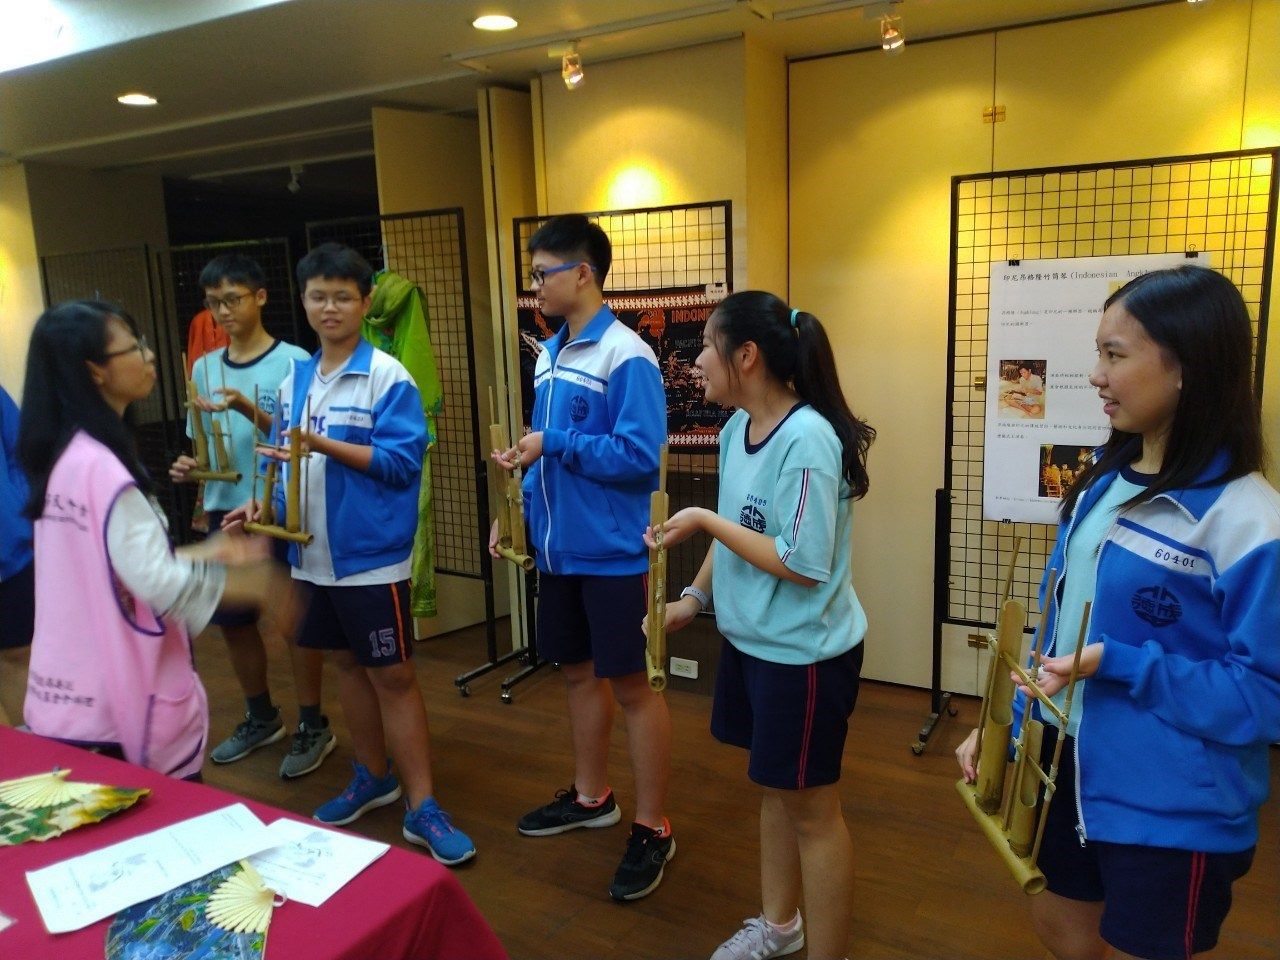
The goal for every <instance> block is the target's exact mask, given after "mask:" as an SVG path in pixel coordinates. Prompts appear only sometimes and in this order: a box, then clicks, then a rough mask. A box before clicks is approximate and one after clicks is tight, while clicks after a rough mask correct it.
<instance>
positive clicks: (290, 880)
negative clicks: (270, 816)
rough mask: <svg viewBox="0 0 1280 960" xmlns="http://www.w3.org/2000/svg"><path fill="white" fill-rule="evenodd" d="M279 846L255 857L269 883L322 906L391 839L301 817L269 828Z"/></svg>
mask: <svg viewBox="0 0 1280 960" xmlns="http://www.w3.org/2000/svg"><path fill="white" fill-rule="evenodd" d="M267 832H268V833H269V834H270V835H271V843H272V844H273V846H272V847H271V849H270V850H263V851H262V852H261V853H259V854H256V855H254V856H252V857H250V858H249V862H250V863H252V864H253V867H254V869H255V870H257V871H258V873H259V874H260V875H261V877H262V882H263V883H265V884H266V885H267V886H268V887H270V888H271V889H272V890H274V891H276V893H280V894H283V895H284V896H286V897H288V898H289V899H290V900H296V901H298V902H299V903H305V904H308V905H310V906H313V907H318V906H320V904H322V903H324V902H325V901H326V900H328V899H329V898H330V897H332V896H333V895H334V894H335V893H337V892H338V891H339V890H341V889H342V888H343V887H344V886H346V885H347V884H348V883H350V882H351V881H352V880H353V879H354V878H355V876H356V875H357V874H358V873H360V871H361V870H363V869H364V868H365V867H367V866H369V864H371V863H373V861H375V860H377V859H378V858H379V857H380V856H382V855H383V854H384V853H386V852H387V845H386V844H385V843H377V842H375V841H373V840H365V839H362V838H361V837H353V836H350V835H348V834H345V833H338V832H337V831H335V830H325V829H324V828H323V827H317V826H315V825H314V824H310V823H299V822H298V821H297V820H284V819H281V820H277V821H276V822H275V823H273V824H271V826H270V827H268V828H267Z"/></svg>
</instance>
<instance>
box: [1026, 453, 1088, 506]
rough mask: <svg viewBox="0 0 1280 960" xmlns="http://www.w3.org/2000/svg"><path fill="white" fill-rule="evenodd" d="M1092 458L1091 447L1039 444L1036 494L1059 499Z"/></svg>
mask: <svg viewBox="0 0 1280 960" xmlns="http://www.w3.org/2000/svg"><path fill="white" fill-rule="evenodd" d="M1092 460H1093V447H1089V446H1083V447H1082V446H1077V445H1075V444H1069V443H1068V444H1064V443H1045V444H1041V446H1040V489H1039V491H1038V496H1040V497H1043V498H1046V499H1049V500H1061V499H1062V497H1063V496H1064V495H1065V494H1066V492H1067V491H1068V490H1070V489H1071V484H1073V483H1075V481H1076V479H1077V478H1079V476H1080V474H1081V473H1083V472H1084V469H1085V467H1087V466H1089V463H1090V462H1091V461H1092Z"/></svg>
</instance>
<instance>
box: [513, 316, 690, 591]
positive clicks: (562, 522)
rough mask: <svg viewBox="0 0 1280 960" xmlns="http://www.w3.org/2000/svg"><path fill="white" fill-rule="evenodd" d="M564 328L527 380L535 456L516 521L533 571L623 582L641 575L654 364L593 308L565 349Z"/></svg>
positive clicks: (658, 417) (652, 468)
mask: <svg viewBox="0 0 1280 960" xmlns="http://www.w3.org/2000/svg"><path fill="white" fill-rule="evenodd" d="M568 335H569V325H568V324H565V325H564V326H563V327H561V328H560V330H559V331H558V332H557V333H556V335H555V336H553V337H552V338H551V339H550V340H547V341H546V342H545V343H544V344H543V346H544V347H545V349H544V350H543V351H542V353H540V354H539V355H538V362H537V366H536V367H535V369H534V374H533V389H534V397H533V417H532V424H533V430H534V431H538V430H541V431H542V456H541V458H539V459H538V460H537V461H536V462H535V463H534V464H533V466H532V467H530V468H529V471H528V472H527V473H526V474H525V477H524V484H523V490H524V507H525V517H526V518H527V519H528V521H529V532H530V539H531V545H532V546H533V548H534V550H535V551H536V556H537V561H538V569H540V570H543V571H544V572H547V573H556V574H590V575H594V576H610V577H614V576H625V575H628V574H634V573H643V572H644V571H645V570H647V569H648V563H649V559H648V550H647V549H646V547H645V545H644V541H643V539H642V537H643V534H644V528H645V526H646V525H647V524H648V523H649V495H650V494H651V493H652V492H653V491H654V490H656V489H657V488H658V450H659V448H660V447H661V446H662V444H663V443H665V442H666V438H667V400H666V394H665V393H664V392H663V389H662V374H661V372H660V371H659V369H658V361H657V358H656V357H654V355H653V351H652V350H651V349H650V348H649V346H648V344H646V343H645V342H644V341H643V340H641V339H640V337H639V336H638V335H637V334H636V333H635V332H634V331H632V330H631V329H630V328H629V327H627V326H626V324H624V323H622V322H621V321H619V320H618V318H617V317H615V316H614V315H613V311H611V310H610V309H609V308H608V307H601V308H600V311H599V312H598V313H597V314H596V315H595V316H594V317H592V319H591V320H590V322H589V323H588V324H587V325H586V326H585V327H584V328H583V329H582V331H581V332H580V333H579V334H578V336H577V337H575V338H574V339H573V340H572V341H570V342H569V343H566V342H565V340H566V339H567V338H568Z"/></svg>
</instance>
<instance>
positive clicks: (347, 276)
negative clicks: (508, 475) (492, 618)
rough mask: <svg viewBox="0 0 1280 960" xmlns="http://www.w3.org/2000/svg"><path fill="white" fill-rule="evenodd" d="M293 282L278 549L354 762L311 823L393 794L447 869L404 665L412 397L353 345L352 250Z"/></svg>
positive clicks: (422, 716) (320, 258)
mask: <svg viewBox="0 0 1280 960" xmlns="http://www.w3.org/2000/svg"><path fill="white" fill-rule="evenodd" d="M297 276H298V286H299V287H300V288H302V291H303V292H302V304H303V307H304V308H305V309H306V313H307V322H308V323H309V324H310V325H311V328H312V329H313V330H315V332H316V335H317V337H319V339H320V350H319V351H318V352H317V353H316V354H315V355H314V356H312V357H310V358H309V359H307V360H306V361H305V362H301V363H297V364H295V365H294V367H293V370H292V371H291V372H290V374H289V375H288V376H287V377H286V378H285V381H284V384H283V386H282V388H281V396H282V397H283V401H282V404H283V406H282V411H281V414H282V416H281V428H280V429H281V431H283V430H286V429H291V428H292V427H293V426H295V425H299V426H301V427H302V428H303V438H304V441H305V444H306V448H307V450H308V451H309V456H308V458H307V460H306V466H305V467H304V468H303V471H302V496H303V498H304V504H303V508H302V509H303V515H304V516H305V517H306V523H307V530H308V532H309V533H311V534H312V535H313V536H314V537H315V539H314V540H313V541H312V543H311V544H310V545H308V546H307V547H305V548H300V547H299V546H298V545H296V544H291V545H290V547H289V561H290V563H292V564H293V568H294V569H293V577H294V579H295V580H297V581H301V582H302V583H303V585H304V587H305V592H306V595H307V599H306V612H305V614H304V615H303V619H302V627H301V629H300V631H299V633H298V642H299V644H301V645H302V646H304V647H308V648H312V649H317V650H325V651H327V652H328V653H329V654H330V656H331V658H332V659H331V662H332V663H333V664H334V666H336V667H337V669H338V674H339V677H340V681H339V686H338V691H339V696H340V697H341V700H342V707H343V713H344V714H345V716H346V721H347V727H348V729H349V730H350V733H351V742H352V745H353V747H354V751H355V755H356V759H355V762H354V763H353V766H354V768H355V777H354V778H353V779H352V780H351V782H350V783H349V784H348V785H347V787H346V789H344V790H343V791H342V793H340V794H339V795H338V796H337V797H335V798H334V799H332V800H330V801H329V802H328V803H325V804H322V805H321V806H320V807H319V808H318V809H317V810H316V811H315V818H316V819H317V820H319V821H321V822H323V823H328V824H333V825H335V826H343V825H345V824H348V823H351V822H352V821H354V820H356V819H357V818H358V817H360V816H362V815H363V814H364V813H366V812H367V811H369V810H372V809H374V808H376V807H381V806H385V805H387V804H390V803H394V802H395V801H396V800H398V799H400V797H401V796H404V797H405V798H406V800H407V801H408V806H407V810H406V811H405V813H404V819H403V830H402V835H403V836H404V838H405V839H406V840H408V841H410V842H411V843H416V844H419V845H420V846H424V847H426V848H427V849H428V850H429V851H430V852H431V855H432V856H433V857H435V858H436V859H437V860H439V861H440V862H441V863H444V864H446V865H447V866H454V865H456V864H459V863H462V862H464V861H466V860H470V859H471V858H472V857H474V856H475V853H476V849H475V845H474V844H473V843H472V842H471V839H470V838H469V837H468V836H467V835H466V834H465V833H463V832H462V831H461V830H459V829H457V828H456V827H454V826H453V824H452V822H451V821H450V818H449V815H448V814H447V813H445V812H444V811H443V810H441V809H440V807H439V805H438V804H437V803H436V800H435V796H434V793H435V791H434V789H433V783H432V777H431V744H430V738H429V736H428V733H427V712H426V707H425V705H424V704H423V700H422V691H421V690H420V689H419V688H418V680H417V676H416V674H415V673H414V670H413V663H412V661H411V659H410V657H411V656H412V654H413V636H412V630H413V619H412V616H411V614H410V610H409V576H410V568H411V553H412V550H413V537H414V533H415V531H416V529H417V524H418V488H419V485H420V483H421V479H422V457H423V454H424V453H425V452H426V448H427V422H426V418H425V416H424V415H423V412H422V398H421V396H420V394H419V393H418V388H417V386H415V385H414V382H413V379H412V378H411V377H410V376H409V372H408V371H407V370H406V369H405V368H404V367H403V366H402V365H401V364H400V362H399V361H398V360H396V359H395V358H394V357H392V356H391V355H390V354H387V353H383V352H382V351H381V350H376V349H374V347H373V345H372V344H370V343H369V342H368V341H367V340H364V339H363V338H362V337H361V336H360V324H361V320H362V319H363V318H364V315H365V313H366V312H368V309H369V301H370V293H371V291H372V288H373V284H372V277H373V270H372V268H371V267H370V266H369V264H368V263H366V262H365V260H364V258H363V257H361V256H360V254H358V253H356V251H354V250H352V249H350V248H349V247H344V246H342V245H340V244H336V243H326V244H322V245H321V246H318V247H316V248H315V249H314V250H312V251H311V252H310V253H308V254H307V255H306V256H305V257H303V258H302V260H301V261H300V262H299V263H298V271H297ZM286 469H288V470H292V469H294V466H293V465H292V464H290V465H289V466H288V467H287V468H286ZM277 506H278V513H277V515H282V514H283V504H282V503H281V504H278V505H277ZM233 518H234V517H233ZM388 756H389V757H390V760H389V759H388ZM392 763H394V769H393V768H392Z"/></svg>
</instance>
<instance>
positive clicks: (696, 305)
mask: <svg viewBox="0 0 1280 960" xmlns="http://www.w3.org/2000/svg"><path fill="white" fill-rule="evenodd" d="M726 294H727V292H726V291H723V290H710V291H708V289H707V288H704V287H696V288H692V289H677V290H650V291H642V292H634V293H626V294H617V295H614V294H610V295H609V296H607V297H605V303H607V304H608V306H609V309H611V310H612V311H613V312H614V314H615V315H617V317H618V319H619V320H621V321H622V322H623V323H625V324H626V325H627V326H628V327H630V328H631V329H632V330H634V331H636V333H638V334H640V337H641V339H643V340H644V341H645V343H647V344H649V346H650V347H652V348H653V352H654V354H655V355H656V356H657V358H658V366H659V367H660V368H661V370H662V383H663V386H664V387H665V388H666V392H667V443H668V444H670V445H671V446H672V447H673V448H674V447H702V446H716V445H717V444H718V443H719V442H720V428H721V427H722V426H724V424H725V422H726V421H727V420H728V419H729V415H730V413H732V411H731V410H726V409H724V408H723V407H718V406H716V405H715V404H709V403H707V402H706V401H705V400H704V399H703V390H702V380H701V377H700V375H699V374H698V372H697V370H696V369H695V368H694V365H693V362H694V360H696V359H697V357H698V354H699V353H700V352H702V328H703V327H705V326H706V323H707V318H708V317H710V316H711V312H712V311H713V310H715V308H716V306H717V304H719V302H720V301H721V300H722V299H724V297H725V296H726ZM562 322H563V321H562V320H561V319H560V318H558V317H555V318H551V317H544V316H543V315H542V314H541V313H539V312H538V304H537V300H536V299H535V298H534V297H532V296H520V297H518V298H517V299H516V323H517V328H518V331H519V336H520V392H521V399H522V405H523V407H524V418H525V428H526V429H527V428H528V427H529V418H530V417H531V416H532V414H533V370H534V367H535V366H536V364H537V361H538V354H540V353H541V352H542V350H543V347H542V341H544V340H549V339H550V338H551V337H552V335H554V334H555V332H556V331H557V330H559V329H560V324H561V323H562Z"/></svg>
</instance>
